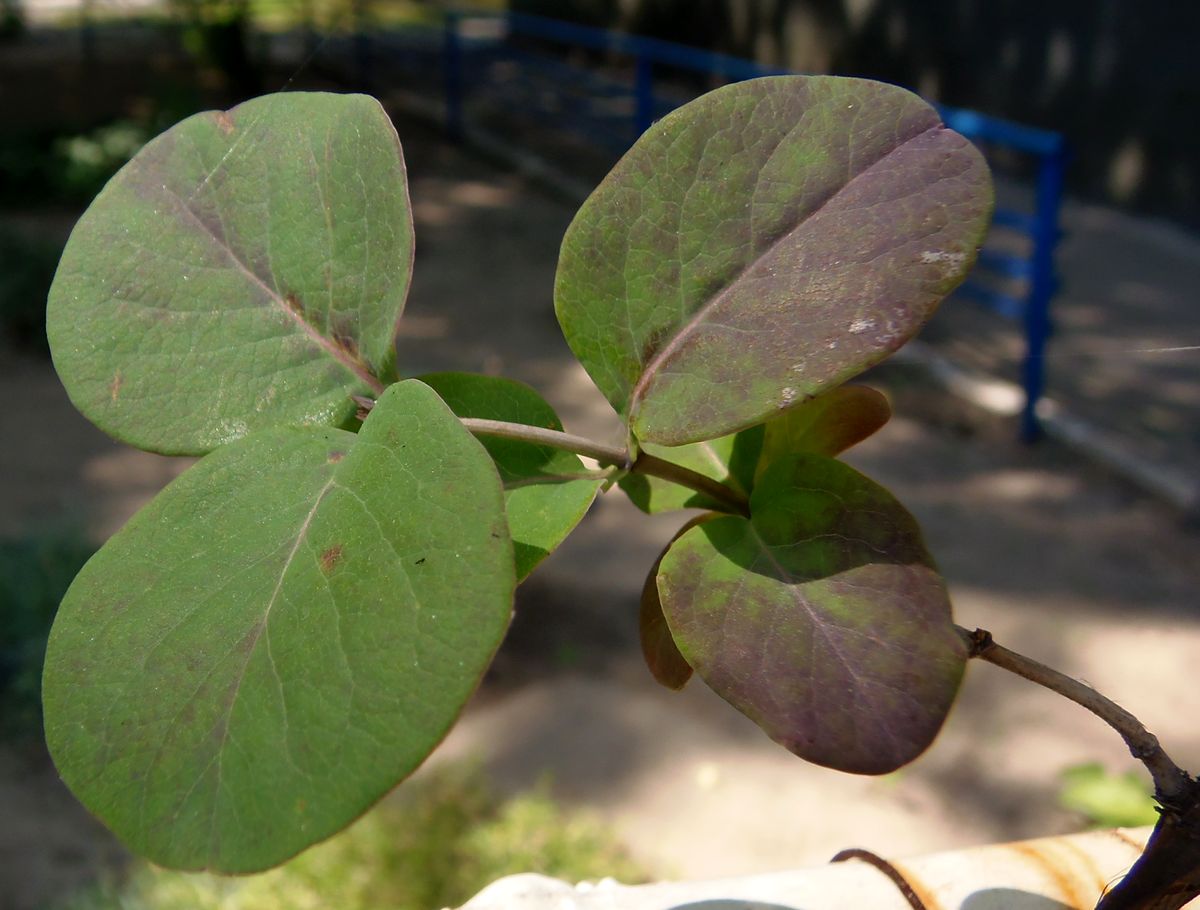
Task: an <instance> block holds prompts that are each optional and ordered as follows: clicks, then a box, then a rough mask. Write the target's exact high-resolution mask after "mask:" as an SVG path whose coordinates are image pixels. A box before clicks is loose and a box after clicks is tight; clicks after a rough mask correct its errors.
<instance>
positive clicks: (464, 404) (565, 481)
mask: <svg viewBox="0 0 1200 910" xmlns="http://www.w3.org/2000/svg"><path fill="white" fill-rule="evenodd" d="M420 378H421V381H422V382H424V383H426V384H427V385H429V386H430V387H431V388H432V389H433V390H434V391H435V392H437V393H438V395H440V396H441V398H442V400H443V401H444V402H446V404H447V405H449V406H450V410H452V411H453V412H454V413H455V414H457V415H458V416H459V417H484V418H488V419H490V420H506V421H509V422H510V423H523V424H526V425H528V426H535V427H545V428H547V429H550V430H561V429H562V423H561V421H559V419H558V415H557V414H555V413H554V409H553V408H552V407H550V405H549V404H547V403H546V401H545V399H543V398H542V396H541V395H539V394H538V393H537V392H535V391H534V390H533V389H531V388H530V387H529V386H527V385H525V384H523V383H520V382H514V381H513V380H511V379H502V378H500V377H498V376H477V375H474V374H471V373H432V374H429V375H427V376H422V377H420ZM479 441H480V442H481V443H483V447H484V448H485V449H487V452H488V454H489V455H491V456H492V460H493V461H495V462H496V468H497V470H499V472H500V480H501V481H503V483H504V503H505V510H506V511H507V513H508V529H509V532H510V533H511V535H512V539H513V555H514V556H515V557H516V565H517V581H518V582H521V581H524V580H525V578H526V576H528V575H529V573H530V572H532V571H533V570H534V568H535V567H536V566H537V565H538V563H540V562H541V561H542V560H543V559H545V558H546V557H547V556H549V555H550V554H551V553H552V552H554V550H555V549H556V548H557V547H558V545H559V544H560V543H562V542H563V540H564V539H566V536H567V535H568V534H570V533H571V530H572V529H573V528H574V527H575V526H576V525H577V524H579V522H580V520H581V519H582V518H583V516H584V515H585V514H586V513H587V510H588V507H589V506H590V505H591V504H592V500H593V499H595V498H596V492H597V491H598V490H599V489H600V483H601V481H600V480H599V479H596V478H592V477H583V476H581V475H582V473H583V471H584V465H583V462H582V461H580V460H579V456H577V455H573V454H571V453H570V452H564V451H562V450H561V449H552V448H550V447H549V446H539V445H534V444H533V443H529V442H522V441H520V440H517V439H502V438H500V437H498V436H483V437H481V438H480V440H479Z"/></svg>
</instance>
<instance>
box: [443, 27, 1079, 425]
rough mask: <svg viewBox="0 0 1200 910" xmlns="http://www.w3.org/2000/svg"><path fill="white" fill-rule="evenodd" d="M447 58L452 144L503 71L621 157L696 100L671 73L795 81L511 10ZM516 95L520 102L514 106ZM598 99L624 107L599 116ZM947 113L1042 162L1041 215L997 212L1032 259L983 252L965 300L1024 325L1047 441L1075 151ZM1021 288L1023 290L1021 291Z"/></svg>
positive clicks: (457, 35)
mask: <svg viewBox="0 0 1200 910" xmlns="http://www.w3.org/2000/svg"><path fill="white" fill-rule="evenodd" d="M470 22H475V23H484V24H486V25H488V26H489V27H488V29H486V30H485V31H486V34H483V35H478V36H474V37H473V36H472V35H471V34H470V33H469V30H468V29H467V28H464V26H465V25H466V24H467V23H470ZM531 44H532V45H534V47H532V48H531V47H530V46H529V45H531ZM546 44H550V45H553V46H555V47H556V48H557V49H558V51H559V53H558V54H549V53H547V52H546V51H545V50H544V45H546ZM579 50H583V51H587V52H591V53H593V54H596V53H598V54H601V55H603V56H604V61H603V64H604V65H600V64H599V63H597V64H596V65H588V66H581V65H579V64H578V63H576V62H573V61H571V60H568V59H567V58H566V57H564V56H563V54H564V53H568V52H575V51H579ZM442 51H443V58H444V90H445V101H446V129H447V130H448V132H449V133H450V134H451V135H452V136H455V137H461V136H462V135H463V133H464V131H465V128H466V120H467V116H468V112H467V100H468V92H472V93H481V92H484V91H493V90H494V89H495V88H496V86H495V85H493V83H494V82H495V81H496V80H494V79H493V78H492V73H493V72H495V71H496V70H497V69H498V68H499V66H500V65H501V64H509V65H510V68H515V69H516V70H517V71H518V75H516V76H510V83H509V91H510V98H509V101H508V103H509V106H510V107H516V108H519V109H520V110H521V111H523V112H525V113H530V112H532V111H534V109H535V108H536V105H537V101H538V99H544V98H545V97H546V96H547V94H549V95H550V96H551V97H552V99H555V104H554V105H553V106H552V107H551V108H547V109H545V110H544V111H543V118H544V119H548V120H553V121H554V122H555V123H556V124H558V125H560V126H565V127H567V128H569V129H571V130H573V131H575V132H578V133H581V134H584V135H586V136H588V137H589V138H590V139H592V140H594V141H595V142H596V143H597V144H599V145H601V146H607V147H609V148H611V149H612V150H614V151H624V150H625V149H626V148H628V147H629V146H630V145H632V144H633V142H634V141H635V140H636V139H637V137H638V136H640V135H641V134H642V133H643V132H644V131H645V130H646V129H647V128H648V127H649V126H650V125H651V123H653V122H654V120H656V119H658V118H659V117H661V116H662V115H663V114H665V113H667V112H668V111H670V110H671V109H673V108H674V107H677V106H679V105H681V104H683V103H684V102H685V101H686V100H688V99H687V98H685V97H669V96H666V95H663V94H662V93H661V91H660V86H662V85H663V80H662V79H661V73H662V71H664V70H674V71H675V72H676V73H680V72H684V73H690V74H699V75H701V76H704V77H708V78H710V79H719V80H722V81H724V82H736V81H740V80H744V79H753V78H757V77H759V76H771V75H781V74H783V73H785V72H787V71H786V70H780V69H773V68H770V67H765V66H761V65H759V64H757V63H754V62H753V61H750V60H744V59H741V58H738V57H730V56H728V55H725V54H717V53H713V52H710V51H703V50H699V49H696V48H692V47H687V46H684V45H679V44H673V43H671V42H668V41H661V40H659V39H656V38H646V37H642V36H638V35H628V34H624V33H621V32H614V31H608V30H605V29H597V28H590V27H588V26H582V25H575V24H573V23H568V22H560V21H558V20H554V19H547V18H544V17H541V16H532V15H528V14H523V13H511V12H510V13H498V14H497V13H479V14H475V13H449V14H447V16H446V22H445V32H444V40H443V46H442ZM614 62H620V63H623V64H624V66H622V67H620V68H619V72H617V73H616V74H614V73H613V71H612V64H613V63H614ZM522 74H523V76H524V81H522ZM471 75H474V77H475V78H474V79H472V78H471ZM513 93H516V95H518V96H519V98H520V100H519V101H514V99H513V97H512V95H513ZM563 99H566V101H567V103H565V104H564V103H563ZM597 101H605V102H616V103H607V104H606V106H605V107H604V108H603V109H602V110H597V109H595V103H596V102H597ZM622 102H623V104H622ZM938 111H939V113H940V114H941V116H942V119H943V121H944V122H945V123H946V125H947V126H949V127H950V128H951V129H954V130H956V131H957V132H959V133H961V134H962V135H964V136H966V137H967V138H968V139H971V140H972V141H974V142H976V143H977V144H980V145H982V146H984V147H985V149H986V148H994V149H1004V150H1007V151H1016V152H1019V153H1022V154H1023V155H1026V156H1029V157H1031V158H1032V159H1033V160H1034V161H1036V167H1037V179H1036V193H1035V196H1034V201H1033V206H1032V210H1031V211H1028V210H1020V209H1014V208H1000V209H998V210H997V211H996V213H995V216H994V219H993V224H994V226H995V227H997V228H1002V229H1004V230H1007V231H1010V232H1015V233H1016V234H1018V235H1022V236H1024V237H1027V238H1029V241H1030V243H1029V250H1028V252H1024V253H1013V252H1011V251H1008V250H1003V249H997V248H994V247H985V248H984V249H983V250H982V251H981V253H980V257H979V261H978V263H977V266H976V269H975V271H974V272H973V273H972V275H971V276H970V277H969V278H968V280H967V281H966V282H965V283H964V284H963V286H962V287H961V288H960V289H959V291H958V292H957V293H959V294H960V295H961V296H963V297H965V298H968V299H971V300H975V301H977V302H979V303H981V304H983V305H985V306H987V307H988V308H990V309H992V310H994V311H995V312H997V313H999V314H1000V315H1001V316H1004V317H1006V318H1009V319H1012V320H1015V321H1018V322H1020V323H1022V324H1023V328H1024V335H1025V354H1024V359H1023V362H1022V364H1021V379H1022V385H1023V387H1024V390H1025V404H1024V406H1023V408H1022V411H1021V415H1020V432H1021V437H1022V438H1023V439H1025V440H1027V441H1032V440H1033V439H1036V438H1037V436H1038V435H1039V433H1040V431H1039V426H1038V420H1037V403H1038V400H1039V399H1040V398H1041V396H1042V394H1043V391H1044V389H1045V350H1046V343H1047V341H1048V339H1049V336H1050V331H1051V323H1050V301H1051V298H1052V297H1053V296H1054V293H1055V289H1056V278H1055V273H1054V249H1055V246H1056V245H1057V243H1058V240H1059V227H1058V221H1059V209H1060V207H1061V204H1062V192H1063V177H1064V172H1065V168H1066V163H1067V151H1066V143H1065V141H1064V138H1063V136H1062V135H1061V134H1059V133H1055V132H1051V131H1049V130H1041V129H1036V128H1034V127H1030V126H1025V125H1023V124H1019V123H1013V122H1010V121H1007V120H1002V119H1000V118H996V117H989V116H987V115H985V114H980V113H977V112H975V111H968V110H961V109H957V108H948V107H939V108H938ZM988 276H990V277H991V279H992V280H991V281H989V280H988ZM997 281H998V282H999V286H997V284H996V282H997ZM1014 285H1016V286H1019V287H1018V288H1017V289H1014V287H1013V286H1014Z"/></svg>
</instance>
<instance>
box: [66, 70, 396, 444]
mask: <svg viewBox="0 0 1200 910" xmlns="http://www.w3.org/2000/svg"><path fill="white" fill-rule="evenodd" d="M412 256H413V232H412V216H411V212H410V206H409V201H408V188H407V182H406V176H405V168H404V159H403V156H402V154H401V151H400V144H399V141H398V139H397V137H396V132H395V130H394V129H393V127H392V125H391V122H390V121H389V120H388V118H387V115H386V114H384V112H383V109H382V108H381V107H380V106H379V103H378V102H376V101H375V100H373V99H371V98H367V97H365V96H362V95H332V94H323V93H304V92H288V93H284V94H278V95H269V96H266V97H263V98H257V99H255V100H253V101H247V102H246V103H245V104H242V105H239V106H238V107H236V108H234V109H232V110H230V111H228V112H220V111H209V112H207V113H203V114H197V115H195V116H194V117H190V118H188V119H187V120H184V121H183V122H182V123H179V124H178V125H176V126H175V127H173V128H171V129H170V130H168V131H167V132H165V133H163V134H162V135H161V136H159V137H158V138H156V139H154V140H153V141H152V142H150V143H149V144H148V145H147V146H146V147H145V148H144V149H142V151H141V152H140V153H138V155H137V156H136V157H134V159H133V160H132V161H130V162H129V164H127V165H126V166H125V167H124V168H122V170H121V171H120V172H119V173H118V174H117V175H116V176H115V177H114V178H113V179H112V180H111V181H110V182H109V184H108V185H107V186H106V187H105V188H104V190H103V191H102V192H101V193H100V195H99V196H97V197H96V200H95V201H94V202H93V203H92V205H91V207H90V208H89V209H88V210H87V212H86V213H85V214H84V215H83V217H82V218H81V219H80V221H79V224H78V225H77V226H76V228H75V230H74V232H73V233H72V235H71V239H70V241H69V242H68V244H67V248H66V250H65V252H64V254H63V258H62V262H61V263H60V265H59V269H58V272H57V274H56V276H55V280H54V284H53V287H52V288H51V292H50V299H49V303H48V306H47V335H48V337H49V340H50V347H51V351H52V353H53V356H54V364H55V367H56V368H57V370H58V373H59V376H60V377H61V378H62V381H63V384H64V385H65V386H66V388H67V391H68V393H69V394H70V396H71V400H72V401H73V402H74V403H75V405H76V407H78V408H79V410H80V411H82V412H83V414H84V415H85V416H86V417H88V418H89V419H90V420H91V421H92V422H93V423H95V424H96V425H97V426H99V427H100V428H101V429H103V430H104V431H105V432H107V433H109V434H111V435H112V436H115V437H116V438H118V439H121V440H123V441H125V442H129V443H131V444H133V445H136V446H139V447H141V448H143V449H149V450H152V451H157V452H164V453H168V454H203V453H204V452H207V451H209V450H211V449H213V448H215V447H216V446H218V445H220V444H222V443H225V442H229V441H231V440H233V439H237V438H240V437H241V436H244V435H246V434H247V433H250V432H253V431H255V430H257V429H263V428H266V427H269V426H279V425H323V426H339V425H341V424H342V423H343V422H344V421H346V420H347V419H349V418H350V417H352V415H353V413H354V405H353V403H352V402H351V401H350V395H352V394H361V393H365V392H367V391H369V390H371V389H372V388H379V387H380V380H382V379H387V378H391V376H392V374H393V372H394V357H395V355H394V348H393V342H394V337H395V328H396V323H397V320H398V319H399V318H400V314H401V312H402V310H403V308H404V300H405V297H406V295H407V293H408V285H409V278H410V274H411V270H412V269H411V266H412Z"/></svg>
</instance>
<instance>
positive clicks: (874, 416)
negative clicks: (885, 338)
mask: <svg viewBox="0 0 1200 910" xmlns="http://www.w3.org/2000/svg"><path fill="white" fill-rule="evenodd" d="M891 418H892V406H891V405H890V404H888V400H887V397H886V396H885V395H884V394H883V393H882V392H879V391H876V390H875V389H872V388H869V387H868V386H865V385H844V386H839V387H838V388H836V389H831V390H830V391H828V392H826V393H825V394H823V395H818V396H817V397H816V398H810V399H808V401H806V402H804V403H803V404H800V405H797V406H796V407H794V408H792V409H791V410H790V411H788V412H787V413H786V414H781V415H780V416H779V417H776V418H775V419H774V420H769V421H767V424H766V432H765V434H764V437H763V446H762V456H761V458H760V459H759V462H758V468H757V470H756V471H755V474H756V477H761V476H762V475H763V473H764V472H765V471H766V469H767V468H768V467H770V465H771V464H772V463H774V462H776V461H778V460H779V459H780V458H783V457H784V456H785V455H802V454H812V455H826V456H829V457H830V458H832V457H833V456H834V455H837V454H839V453H841V452H844V451H846V449H848V448H850V447H851V446H854V445H857V444H858V443H860V442H862V441H863V440H864V439H866V438H867V437H868V436H871V435H872V434H873V433H875V432H876V431H878V430H880V429H882V428H883V427H884V426H885V425H886V424H887V422H888V421H889V420H891Z"/></svg>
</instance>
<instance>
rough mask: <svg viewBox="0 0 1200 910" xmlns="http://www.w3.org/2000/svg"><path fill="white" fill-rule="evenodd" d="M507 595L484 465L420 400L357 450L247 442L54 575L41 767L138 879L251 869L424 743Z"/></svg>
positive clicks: (391, 393)
mask: <svg viewBox="0 0 1200 910" xmlns="http://www.w3.org/2000/svg"><path fill="white" fill-rule="evenodd" d="M513 586H514V578H513V554H512V546H511V544H510V543H509V539H508V532H507V529H506V526H505V519H504V501H503V498H502V495H501V491H500V481H499V479H498V478H497V476H496V469H495V467H494V466H493V464H492V461H491V459H490V458H489V457H488V456H487V453H486V452H485V451H484V450H483V447H482V446H480V445H479V444H478V443H477V442H476V441H475V440H474V439H473V438H472V437H471V435H470V434H469V433H468V432H467V431H466V430H465V429H464V428H463V426H462V424H461V423H460V422H459V421H458V420H457V419H456V418H455V417H454V415H453V414H451V413H450V410H449V409H448V408H447V407H446V406H445V405H444V404H443V403H442V402H441V401H440V400H439V399H438V398H437V396H436V395H435V394H434V393H433V391H432V390H431V389H429V388H428V387H426V386H424V385H422V384H421V383H419V382H415V381H410V382H403V383H400V384H398V385H393V386H391V387H390V388H389V389H388V390H387V391H386V392H385V393H384V394H383V395H382V397H381V398H380V399H379V402H378V404H377V405H376V407H375V409H374V410H373V411H372V412H371V415H370V416H369V417H368V418H367V420H366V423H365V424H364V425H363V427H362V430H361V431H360V432H359V433H358V435H357V436H356V435H354V434H352V433H346V432H343V431H340V430H318V429H273V430H266V431H263V432H262V433H258V434H255V435H254V436H251V437H248V438H246V439H244V440H240V441H238V442H236V443H233V444H231V445H228V446H223V447H222V448H221V449H219V450H217V451H216V452H214V453H213V454H212V455H209V456H208V457H207V458H205V459H203V460H202V461H201V462H200V463H199V464H197V465H196V466H195V467H193V468H192V469H190V470H189V471H187V472H186V473H185V474H183V475H182V476H181V477H180V478H178V479H177V480H176V481H175V482H174V483H172V484H171V485H170V486H168V487H167V488H166V489H165V490H164V491H163V492H162V493H160V494H159V495H158V496H157V497H155V499H154V500H153V502H151V503H150V504H149V505H148V506H147V507H146V508H145V509H143V510H142V511H141V512H139V513H138V514H137V515H136V516H135V517H134V518H133V519H132V520H131V521H130V522H129V524H127V525H126V526H125V527H124V528H123V529H122V530H121V531H120V532H118V533H117V534H116V535H115V536H114V537H113V538H112V539H111V540H109V541H108V543H106V544H105V545H104V547H103V548H102V549H101V550H100V552H99V553H98V554H96V556H95V557H93V559H92V560H91V561H90V562H89V563H88V564H87V566H86V567H85V568H84V569H83V571H82V572H81V573H80V574H79V576H78V578H76V579H75V582H74V584H72V586H71V589H70V590H69V591H68V593H67V596H66V598H65V599H64V600H63V604H62V607H61V608H60V610H59V613H58V616H57V618H56V619H55V622H54V628H53V631H52V633H51V635H50V643H49V647H48V649H47V653H46V670H45V685H44V704H45V714H46V740H47V743H48V744H49V747H50V753H51V755H52V756H53V758H54V762H55V764H56V765H57V766H58V770H59V772H60V773H61V774H62V777H63V780H64V781H66V783H67V785H68V786H69V787H70V788H71V790H72V791H73V792H74V793H75V795H76V796H77V797H79V799H80V800H81V801H82V802H83V804H84V805H86V806H87V807H88V808H89V809H91V810H92V811H93V812H94V813H95V814H96V815H98V816H99V817H100V818H101V819H102V820H103V821H104V822H105V823H106V824H107V825H109V826H110V827H111V828H112V829H113V831H115V832H116V834H117V835H118V836H119V837H120V838H121V839H122V840H123V841H124V842H125V843H126V844H128V845H129V847H130V848H132V849H133V850H136V851H137V852H138V853H141V854H143V855H144V856H146V857H148V858H149V859H151V860H153V861H154V862H156V863H159V864H161V865H165V866H172V867H175V868H183V869H201V868H208V869H213V870H217V871H221V872H251V871H255V870H259V869H264V868H267V867H269V866H272V865H275V864H277V863H280V862H282V861H283V860H285V859H287V858H288V857H290V856H292V855H294V854H295V853H297V852H298V851H300V850H302V849H304V848H305V847H307V846H309V845H310V844H313V843H315V842H317V841H319V840H322V839H324V838H326V837H328V836H329V835H331V834H333V833H334V832H336V831H338V830H340V829H341V828H344V827H345V826H346V825H348V824H349V823H350V822H351V821H353V820H354V819H355V818H357V817H358V816H359V815H361V814H362V813H363V812H364V811H365V810H366V809H367V808H368V807H369V806H370V805H371V804H372V803H374V802H375V801H376V800H378V799H379V798H380V797H381V796H383V795H384V794H385V793H386V792H387V791H388V790H390V789H391V788H392V787H393V786H395V785H396V783H397V782H398V781H400V780H401V779H403V778H404V777H406V776H407V775H408V774H410V773H411V772H412V771H413V770H415V769H416V768H417V766H418V765H419V764H420V763H421V762H422V761H423V760H424V759H425V757H426V756H427V755H428V754H429V752H430V751H431V750H432V749H433V748H434V747H435V746H436V745H437V744H438V742H440V741H441V739H442V737H443V736H444V735H445V734H446V731H447V730H448V729H449V728H450V726H451V724H452V723H453V722H454V720H455V719H456V718H457V716H458V714H459V712H460V711H461V709H462V707H463V705H464V704H465V702H466V700H467V698H468V697H469V696H470V695H471V693H472V692H473V691H474V689H475V687H476V685H477V684H478V681H479V679H480V677H481V676H482V675H483V672H484V670H485V669H486V668H487V666H488V664H489V663H490V662H491V659H492V655H493V654H494V653H495V650H496V648H497V646H498V645H499V643H500V640H501V638H502V637H503V635H504V632H505V629H506V628H507V626H508V622H509V618H510V615H511V612H512V593H513Z"/></svg>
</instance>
